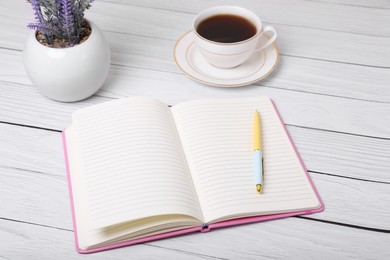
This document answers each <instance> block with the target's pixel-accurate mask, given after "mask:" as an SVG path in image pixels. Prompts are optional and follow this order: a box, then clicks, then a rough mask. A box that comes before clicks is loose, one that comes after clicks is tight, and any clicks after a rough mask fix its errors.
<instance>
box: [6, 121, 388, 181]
mask: <svg viewBox="0 0 390 260" xmlns="http://www.w3.org/2000/svg"><path fill="white" fill-rule="evenodd" d="M288 130H289V131H290V134H291V136H292V138H293V140H294V142H295V144H296V146H297V148H298V151H299V153H300V155H301V156H302V159H303V161H304V162H305V164H306V167H307V168H308V169H309V170H310V171H314V172H320V173H326V174H327V173H329V174H333V175H338V176H344V177H350V178H356V179H362V180H368V181H373V182H386V183H390V175H388V174H385V173H386V172H388V169H390V158H389V154H390V140H381V139H375V138H368V137H362V136H353V135H348V134H340V133H333V132H324V131H319V130H313V129H304V128H300V127H294V126H288ZM0 133H1V135H0V144H1V146H0V166H3V167H11V168H20V169H24V170H31V171H35V172H41V173H45V174H50V175H55V176H63V174H64V172H65V168H64V156H63V151H62V140H61V136H60V133H58V132H51V131H42V130H40V129H33V128H25V127H20V126H13V125H6V124H0ZM21 162H22V163H21ZM367 165H370V167H368V166H367ZM362 169H364V170H362Z"/></svg>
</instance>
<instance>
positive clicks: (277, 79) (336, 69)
mask: <svg viewBox="0 0 390 260" xmlns="http://www.w3.org/2000/svg"><path fill="white" fill-rule="evenodd" d="M150 48H151V49H152V47H150ZM119 53H120V50H118V55H116V54H114V55H115V56H116V57H117V61H119V60H120V59H123V58H121V55H119ZM128 55H129V57H128V60H131V61H132V62H131V63H130V62H127V59H123V60H121V62H122V63H123V64H122V65H123V66H122V65H121V66H116V65H113V66H112V68H111V73H110V74H111V77H115V78H116V80H113V81H114V82H110V83H109V84H110V86H112V84H114V85H115V86H117V85H119V84H123V85H124V86H127V87H131V88H132V87H133V86H134V85H136V84H143V83H142V82H143V81H145V79H144V78H143V77H146V78H150V76H152V77H153V78H156V80H157V78H172V79H173V78H177V80H178V81H180V82H183V84H193V82H192V81H190V80H186V81H184V80H179V79H181V78H182V77H179V76H168V75H165V73H164V71H150V72H148V71H146V69H148V68H150V69H155V70H166V71H168V72H169V73H171V72H172V73H175V74H182V72H181V71H179V70H178V68H176V67H171V64H169V63H167V61H168V62H171V63H172V62H173V61H170V58H167V57H165V60H163V58H162V57H161V59H160V58H159V57H158V56H156V55H153V54H152V55H153V57H150V56H149V57H145V56H141V55H137V54H136V53H134V54H133V53H129V54H128ZM0 67H1V68H2V70H1V71H0V81H9V82H14V83H21V84H31V82H30V80H29V79H28V77H27V75H26V73H25V71H24V67H23V62H22V54H21V53H20V52H18V51H12V50H6V49H0ZM137 67H140V68H137ZM324 71H326V73H324ZM118 78H120V80H117V79H118ZM388 82H390V73H389V70H388V69H383V68H372V67H366V66H358V65H350V64H342V63H334V62H326V61H319V60H311V59H302V58H296V57H289V56H283V57H281V59H280V62H279V65H278V67H277V69H276V70H275V71H274V72H273V73H272V74H271V75H270V76H268V77H267V78H266V79H264V80H262V81H260V82H258V83H256V85H260V86H267V87H273V88H283V89H290V90H297V91H303V92H310V93H318V94H325V95H333V96H340V97H348V98H355V99H362V100H369V101H378V102H387V103H390V89H389V88H388ZM158 85H160V84H158ZM158 85H157V84H156V87H155V88H156V89H157V88H158ZM115 86H112V87H113V88H117V87H115ZM149 87H151V86H149ZM145 89H146V88H145ZM210 91H211V90H210ZM383 93H384V94H383ZM386 93H388V94H386Z"/></svg>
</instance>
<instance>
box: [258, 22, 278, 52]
mask: <svg viewBox="0 0 390 260" xmlns="http://www.w3.org/2000/svg"><path fill="white" fill-rule="evenodd" d="M267 32H272V37H271V38H270V39H269V40H268V41H266V43H264V44H263V46H258V47H257V48H256V50H255V51H260V50H262V49H264V48H266V47H268V46H269V45H270V44H272V43H273V42H274V41H275V40H276V37H277V34H276V31H275V28H274V27H272V26H271V25H267V26H265V27H264V29H263V32H262V33H261V34H260V37H262V36H263V35H264V34H265V33H267ZM260 37H259V38H260Z"/></svg>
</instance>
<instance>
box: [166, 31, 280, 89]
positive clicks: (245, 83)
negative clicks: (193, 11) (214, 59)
mask: <svg viewBox="0 0 390 260" xmlns="http://www.w3.org/2000/svg"><path fill="white" fill-rule="evenodd" d="M190 33H193V30H190V31H188V32H186V33H185V34H183V35H182V36H181V37H180V38H179V39H178V40H177V41H176V43H175V47H174V49H173V57H174V60H175V63H176V65H177V66H178V67H179V68H180V70H181V71H182V72H183V73H184V74H185V75H186V76H188V77H189V78H191V79H193V80H195V81H197V82H200V83H203V84H205V85H209V86H215V87H242V86H247V85H251V84H253V83H255V82H257V81H260V80H262V79H264V78H265V77H267V76H268V75H269V74H271V73H272V71H274V69H275V68H276V66H277V65H278V63H279V50H278V47H277V46H276V45H275V44H274V43H272V44H271V46H272V47H273V48H274V49H275V51H276V60H275V63H274V64H273V66H272V68H271V69H270V70H269V71H268V72H267V73H266V74H264V75H262V76H261V77H259V78H257V79H254V80H251V81H248V82H243V83H242V84H219V83H215V82H208V81H205V80H202V79H199V78H196V77H194V76H193V75H191V74H189V73H188V72H187V71H186V70H185V69H183V67H182V66H180V64H179V62H178V60H177V57H176V53H177V46H178V44H179V43H180V42H181V41H182V40H183V38H185V37H186V36H187V35H188V34H190ZM267 48H269V47H267Z"/></svg>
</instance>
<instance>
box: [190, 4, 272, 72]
mask: <svg viewBox="0 0 390 260" xmlns="http://www.w3.org/2000/svg"><path fill="white" fill-rule="evenodd" d="M217 15H236V16H240V17H243V18H245V19H246V20H248V21H249V22H251V23H252V24H253V25H254V26H255V27H256V34H255V35H253V36H252V37H250V38H248V39H246V40H243V41H238V42H232V43H222V42H216V41H211V40H208V39H206V38H204V37H202V36H201V35H200V34H199V33H198V32H197V27H198V25H199V24H200V23H201V22H202V21H204V20H206V19H207V18H210V17H213V16H217ZM193 31H194V35H195V43H196V44H197V47H198V48H199V51H200V52H201V53H202V55H203V56H204V58H205V59H206V60H207V61H208V62H209V63H210V64H212V65H214V66H215V67H218V68H226V69H228V68H234V67H237V66H239V65H241V64H242V63H244V62H245V61H246V60H248V59H249V58H250V57H251V56H252V55H253V54H254V53H255V52H257V51H260V50H262V49H264V48H266V47H267V46H269V45H270V44H272V43H273V42H274V41H275V39H276V36H277V34H276V31H275V29H274V28H273V27H272V26H265V27H264V28H263V27H262V24H261V20H260V19H259V17H258V16H257V15H256V14H255V13H253V12H252V11H249V10H247V9H245V8H241V7H237V6H215V7H211V8H209V9H206V10H204V11H202V12H200V13H199V14H198V15H197V16H196V17H195V19H194V23H193ZM268 32H272V36H271V37H270V38H269V39H268V40H266V41H265V42H264V41H260V39H261V38H262V37H264V34H265V33H268Z"/></svg>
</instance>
